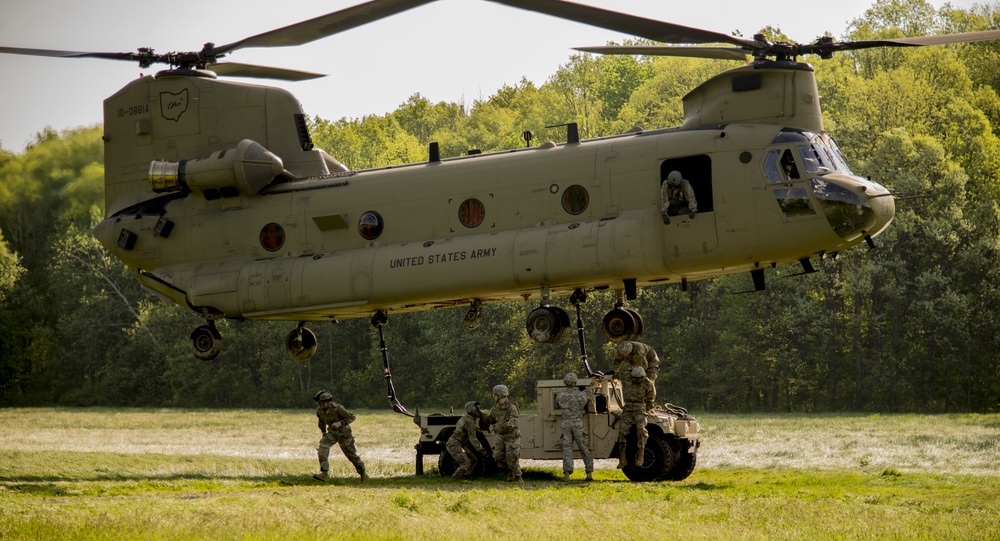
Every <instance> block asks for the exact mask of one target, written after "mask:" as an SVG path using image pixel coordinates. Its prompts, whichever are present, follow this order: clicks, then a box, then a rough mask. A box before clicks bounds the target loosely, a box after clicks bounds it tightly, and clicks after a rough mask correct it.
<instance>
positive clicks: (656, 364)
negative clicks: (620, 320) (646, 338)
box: [611, 340, 660, 383]
mask: <svg viewBox="0 0 1000 541" xmlns="http://www.w3.org/2000/svg"><path fill="white" fill-rule="evenodd" d="M635 366H641V367H642V368H643V369H644V370H645V371H646V377H648V378H649V379H650V380H652V381H653V382H654V383H655V382H656V376H657V375H659V373H660V357H659V356H658V355H657V354H656V351H655V350H653V348H652V347H650V346H649V345H648V344H643V343H642V342H631V341H629V340H623V341H621V342H619V344H618V347H617V348H616V349H615V357H614V359H612V361H611V369H612V370H613V371H612V372H611V374H612V375H618V374H622V373H625V374H626V376H625V378H621V379H622V380H623V382H624V381H625V379H626V378H627V377H628V376H627V374H628V372H630V371H631V370H632V367H635Z"/></svg>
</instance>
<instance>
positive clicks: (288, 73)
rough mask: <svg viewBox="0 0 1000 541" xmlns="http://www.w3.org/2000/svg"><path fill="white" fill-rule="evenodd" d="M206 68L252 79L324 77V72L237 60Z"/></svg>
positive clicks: (219, 72) (230, 75)
mask: <svg viewBox="0 0 1000 541" xmlns="http://www.w3.org/2000/svg"><path fill="white" fill-rule="evenodd" d="M208 69H210V70H212V71H214V72H215V73H217V74H218V75H227V76H229V77H251V78H254V79H280V80H283V81H308V80H310V79H317V78H319V77H326V74H325V73H312V72H309V71H299V70H292V69H287V68H272V67H270V66H256V65H254V64H241V63H239V62H219V63H216V64H209V65H208Z"/></svg>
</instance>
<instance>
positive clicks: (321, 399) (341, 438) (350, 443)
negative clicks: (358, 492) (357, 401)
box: [313, 390, 368, 483]
mask: <svg viewBox="0 0 1000 541" xmlns="http://www.w3.org/2000/svg"><path fill="white" fill-rule="evenodd" d="M313 400H315V401H316V404H317V406H316V417H317V418H318V419H319V430H320V432H322V433H323V438H322V439H320V440H319V447H318V448H317V449H316V451H317V452H318V454H319V473H317V474H314V475H313V478H314V479H316V480H318V481H326V480H327V479H329V478H330V461H329V459H330V448H331V447H333V444H334V443H336V444H337V445H339V446H340V450H341V451H343V452H344V456H345V457H347V460H349V461H351V464H354V469H355V470H357V472H358V475H360V476H361V482H362V483H363V482H365V481H367V480H368V474H367V473H365V463H364V462H363V461H362V460H361V457H360V456H358V450H357V449H356V448H355V447H354V434H353V432H352V431H351V426H350V425H351V423H353V422H354V419H355V418H356V417H355V416H354V414H353V413H351V412H349V411H347V408H345V407H344V406H342V405H340V404H337V403H336V402H334V401H333V394H332V393H331V392H330V391H326V390H323V391H320V392H318V393H316V395H315V396H314V397H313Z"/></svg>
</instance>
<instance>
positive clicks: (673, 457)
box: [414, 377, 700, 481]
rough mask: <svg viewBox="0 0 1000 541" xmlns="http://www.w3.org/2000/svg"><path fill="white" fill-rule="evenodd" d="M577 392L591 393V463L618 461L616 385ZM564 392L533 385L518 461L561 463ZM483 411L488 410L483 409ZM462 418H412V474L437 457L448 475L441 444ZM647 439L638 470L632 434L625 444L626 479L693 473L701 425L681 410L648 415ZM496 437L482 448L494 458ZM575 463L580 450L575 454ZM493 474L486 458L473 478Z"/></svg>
mask: <svg viewBox="0 0 1000 541" xmlns="http://www.w3.org/2000/svg"><path fill="white" fill-rule="evenodd" d="M578 383H579V385H578V386H579V387H581V388H590V390H591V392H593V393H594V399H593V400H591V401H590V403H589V404H588V405H587V414H585V415H584V416H583V422H584V426H585V427H586V428H587V432H588V434H589V435H590V450H591V453H592V454H593V456H594V459H595V460H596V459H606V458H613V459H616V460H617V459H618V458H619V447H618V420H619V417H620V415H621V412H622V408H621V404H622V403H623V402H622V401H621V399H620V398H621V395H620V391H618V387H617V383H613V382H612V381H611V380H610V378H608V377H602V378H593V379H590V378H585V379H581V380H580V381H579V382H578ZM564 390H566V386H565V384H564V383H563V381H562V380H543V381H539V382H538V383H537V385H536V386H535V392H536V398H537V401H538V413H537V414H534V415H532V414H525V413H522V414H521V416H520V418H519V423H518V425H519V428H520V430H521V458H522V459H527V460H562V446H561V444H560V438H561V435H562V411H561V410H560V409H559V407H558V405H557V404H556V395H557V394H559V393H561V392H562V391H564ZM484 409H486V408H484ZM460 418H461V416H459V415H444V414H431V415H420V414H419V413H418V414H417V415H416V416H415V417H414V422H415V423H416V424H417V426H419V427H420V441H419V443H417V444H416V446H415V449H416V451H417V460H416V473H417V475H421V474H423V473H424V457H425V456H427V455H438V471H439V472H440V473H441V475H442V476H444V475H451V474H452V473H454V472H455V470H456V469H457V464H456V463H455V460H454V459H453V458H452V457H451V455H450V454H448V451H447V450H446V449H445V447H444V446H445V443H446V442H447V441H448V438H449V437H450V436H451V434H452V432H454V430H455V425H456V424H457V423H458V420H459V419H460ZM646 419H647V421H648V424H647V426H646V429H647V430H648V431H649V439H648V440H647V441H646V448H645V452H644V454H643V463H642V466H636V465H635V458H636V454H637V451H638V447H637V445H636V437H635V431H634V430H632V431H631V432H630V433H629V435H628V437H627V443H626V449H625V450H626V453H625V454H626V463H627V465H626V466H625V468H623V470H622V471H623V472H624V473H625V476H626V477H628V478H629V479H631V480H632V481H680V480H681V479H685V478H687V477H688V476H689V475H691V472H692V471H694V467H695V464H696V462H697V457H698V446H699V445H700V442H699V439H698V437H699V429H700V426H699V423H698V420H697V419H695V418H694V417H691V416H690V415H688V413H687V411H686V410H684V409H683V408H679V407H676V406H672V405H670V404H664V405H663V406H656V407H655V408H654V409H653V411H652V412H649V413H647V414H646ZM495 437H496V435H495V434H493V433H492V432H491V431H489V430H487V429H485V428H484V431H483V434H482V435H481V436H480V443H482V444H483V447H484V448H485V449H486V450H487V452H488V453H490V454H491V453H492V449H493V441H494V439H495ZM573 454H574V456H575V457H576V458H577V459H579V458H580V451H579V450H576V449H574V451H573ZM495 471H496V464H495V463H494V462H493V459H492V458H491V457H490V456H486V457H480V460H479V461H478V464H477V465H476V471H475V472H473V473H474V475H477V476H478V475H489V474H492V473H494V472H495Z"/></svg>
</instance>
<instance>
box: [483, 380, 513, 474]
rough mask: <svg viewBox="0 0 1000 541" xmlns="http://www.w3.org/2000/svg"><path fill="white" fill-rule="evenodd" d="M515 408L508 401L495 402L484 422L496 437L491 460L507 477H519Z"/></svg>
mask: <svg viewBox="0 0 1000 541" xmlns="http://www.w3.org/2000/svg"><path fill="white" fill-rule="evenodd" d="M518 415H519V412H518V411H517V406H515V405H514V403H513V402H511V401H510V400H509V399H508V400H507V401H506V402H504V403H503V404H501V403H499V402H497V403H496V404H495V405H494V406H493V408H492V409H491V410H490V412H489V413H488V414H487V415H486V422H487V423H488V424H491V425H496V426H494V427H493V432H494V433H495V434H496V435H497V436H496V440H494V442H493V460H494V461H496V463H497V466H498V467H500V468H502V469H505V470H507V475H508V477H518V476H520V475H521V430H520V429H519V428H518V427H517V416H518Z"/></svg>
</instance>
